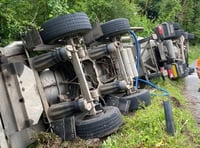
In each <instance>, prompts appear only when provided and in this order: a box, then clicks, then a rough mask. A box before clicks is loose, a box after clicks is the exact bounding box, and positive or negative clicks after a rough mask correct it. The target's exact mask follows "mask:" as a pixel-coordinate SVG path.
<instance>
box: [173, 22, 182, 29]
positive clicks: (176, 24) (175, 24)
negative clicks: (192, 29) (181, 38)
mask: <svg viewBox="0 0 200 148" xmlns="http://www.w3.org/2000/svg"><path fill="white" fill-rule="evenodd" d="M173 26H174V30H178V29H180V28H181V27H180V24H179V23H177V22H174V23H173Z"/></svg>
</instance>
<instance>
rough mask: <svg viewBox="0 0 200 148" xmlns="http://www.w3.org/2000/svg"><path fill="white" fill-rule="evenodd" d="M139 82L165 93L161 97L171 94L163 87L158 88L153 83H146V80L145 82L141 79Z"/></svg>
mask: <svg viewBox="0 0 200 148" xmlns="http://www.w3.org/2000/svg"><path fill="white" fill-rule="evenodd" d="M138 80H139V81H141V82H143V83H145V84H148V85H149V86H151V87H153V88H155V89H157V90H160V91H162V92H164V93H163V94H160V96H169V92H168V91H167V90H165V89H163V88H161V87H158V86H157V85H155V84H153V83H151V82H149V81H146V80H143V79H140V78H138ZM151 95H154V96H159V95H158V94H151Z"/></svg>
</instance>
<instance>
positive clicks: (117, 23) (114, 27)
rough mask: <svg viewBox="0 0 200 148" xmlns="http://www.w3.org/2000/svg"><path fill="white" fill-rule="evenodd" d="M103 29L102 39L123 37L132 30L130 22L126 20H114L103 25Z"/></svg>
mask: <svg viewBox="0 0 200 148" xmlns="http://www.w3.org/2000/svg"><path fill="white" fill-rule="evenodd" d="M101 28H102V31H103V34H104V35H103V37H102V38H106V37H112V36H117V35H121V34H124V33H127V32H128V31H129V30H131V26H130V24H129V21H128V19H126V18H118V19H113V20H111V21H108V22H106V23H104V24H102V25H101Z"/></svg>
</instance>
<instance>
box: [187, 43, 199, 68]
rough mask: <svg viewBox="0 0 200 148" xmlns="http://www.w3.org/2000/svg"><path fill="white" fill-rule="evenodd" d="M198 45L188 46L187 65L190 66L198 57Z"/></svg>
mask: <svg viewBox="0 0 200 148" xmlns="http://www.w3.org/2000/svg"><path fill="white" fill-rule="evenodd" d="M199 47H200V46H199V45H195V46H190V50H189V63H190V64H192V62H194V61H195V60H196V59H197V58H199V57H200V49H199Z"/></svg>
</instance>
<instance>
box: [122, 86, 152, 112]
mask: <svg viewBox="0 0 200 148" xmlns="http://www.w3.org/2000/svg"><path fill="white" fill-rule="evenodd" d="M123 99H125V100H130V101H131V104H130V107H129V111H134V110H137V109H139V108H140V107H142V105H145V106H148V105H150V104H151V97H150V94H149V91H148V90H147V89H140V90H139V92H137V93H135V94H132V95H129V96H125V97H122V98H120V100H123Z"/></svg>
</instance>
